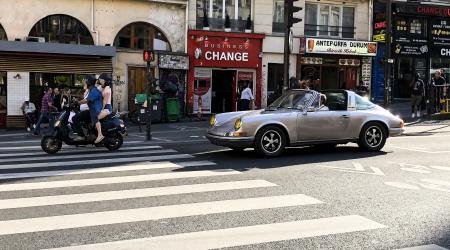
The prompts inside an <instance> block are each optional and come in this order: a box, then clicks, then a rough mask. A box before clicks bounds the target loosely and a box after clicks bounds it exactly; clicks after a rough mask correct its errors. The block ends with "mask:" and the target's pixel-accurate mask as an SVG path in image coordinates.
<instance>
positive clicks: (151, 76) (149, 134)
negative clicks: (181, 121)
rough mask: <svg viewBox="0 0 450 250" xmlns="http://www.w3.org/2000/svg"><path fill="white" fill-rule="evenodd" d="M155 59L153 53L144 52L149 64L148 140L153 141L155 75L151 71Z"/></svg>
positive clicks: (147, 89)
mask: <svg viewBox="0 0 450 250" xmlns="http://www.w3.org/2000/svg"><path fill="white" fill-rule="evenodd" d="M153 59H154V54H153V51H149V50H145V51H144V60H145V62H146V63H147V88H146V96H147V107H146V112H145V113H146V118H147V129H146V140H147V141H150V140H152V84H153V75H152V69H151V62H152V61H153Z"/></svg>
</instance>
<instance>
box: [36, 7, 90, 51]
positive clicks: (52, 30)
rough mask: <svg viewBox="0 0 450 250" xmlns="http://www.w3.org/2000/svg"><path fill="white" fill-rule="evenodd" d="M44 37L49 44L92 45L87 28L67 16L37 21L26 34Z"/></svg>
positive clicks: (56, 16)
mask: <svg viewBox="0 0 450 250" xmlns="http://www.w3.org/2000/svg"><path fill="white" fill-rule="evenodd" d="M28 35H29V36H33V37H44V38H45V41H46V42H49V43H66V44H85V45H94V39H92V36H91V33H90V32H89V30H88V28H87V27H86V26H85V25H84V24H83V23H82V22H80V21H79V20H78V19H76V18H74V17H71V16H68V15H59V14H57V15H50V16H47V17H45V18H42V19H41V20H39V21H38V22H37V23H36V24H35V25H34V26H33V28H32V29H31V31H30V32H29V34H28Z"/></svg>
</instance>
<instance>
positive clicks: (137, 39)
mask: <svg viewBox="0 0 450 250" xmlns="http://www.w3.org/2000/svg"><path fill="white" fill-rule="evenodd" d="M0 4H1V5H2V8H1V10H0V40H3V41H2V42H1V43H0V86H1V92H0V126H2V127H4V126H7V125H8V124H10V125H11V126H13V124H14V123H15V122H14V121H15V119H19V120H20V118H21V111H20V105H21V103H22V102H23V101H25V100H27V99H31V100H34V101H35V103H36V102H39V97H40V96H41V95H42V88H43V87H44V85H46V84H48V85H53V86H63V87H65V88H68V89H72V92H75V93H77V92H81V91H82V90H81V89H82V83H81V79H82V78H83V76H84V75H86V74H95V75H98V74H100V73H103V72H107V73H112V76H113V92H114V95H113V100H114V105H113V106H114V108H115V109H116V110H130V109H132V108H134V107H133V105H134V102H133V101H132V100H134V95H135V94H138V93H142V92H144V89H145V82H146V77H145V74H146V68H145V63H144V61H143V59H142V50H143V49H146V48H149V49H153V50H157V51H161V54H160V57H161V58H160V59H158V60H156V61H155V63H153V64H152V70H153V71H154V73H155V75H156V77H160V78H162V79H163V80H164V79H165V78H167V77H173V76H174V75H176V76H177V77H178V78H176V79H177V81H178V82H177V83H178V84H179V86H180V89H183V88H184V87H185V82H186V77H185V75H186V73H184V75H183V72H185V70H186V69H181V70H180V69H177V67H176V66H174V67H173V64H171V63H170V61H171V60H172V59H173V60H176V57H178V56H179V57H183V56H184V57H186V56H185V54H184V53H185V52H186V48H187V47H186V33H187V27H186V20H187V13H186V12H187V6H188V5H187V1H182V0H171V1H152V0H148V1H138V0H120V1H108V0H90V1H87V0H70V1H58V0H23V1H19V2H17V1H16V2H14V1H8V0H0ZM49 6H51V8H49ZM162 52H167V53H162ZM158 54H159V53H158ZM159 66H162V67H161V68H160V67H159ZM172 68H173V69H172ZM183 77H184V78H183ZM181 92H182V91H181ZM129 100H131V101H129ZM36 104H39V103H36ZM6 120H8V121H9V122H8V123H6V122H7V121H6ZM2 121H3V122H2Z"/></svg>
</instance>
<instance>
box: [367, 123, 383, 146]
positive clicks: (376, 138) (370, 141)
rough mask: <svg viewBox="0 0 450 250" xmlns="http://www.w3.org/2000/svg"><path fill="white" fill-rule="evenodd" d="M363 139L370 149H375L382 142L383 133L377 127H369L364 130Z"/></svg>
mask: <svg viewBox="0 0 450 250" xmlns="http://www.w3.org/2000/svg"><path fill="white" fill-rule="evenodd" d="M364 137H365V139H366V143H367V145H369V146H370V147H372V148H376V147H378V146H379V145H380V144H381V142H382V141H383V132H382V131H381V129H380V128H379V127H378V126H371V127H369V128H368V129H366V132H365V136H364Z"/></svg>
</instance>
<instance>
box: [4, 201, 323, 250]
mask: <svg viewBox="0 0 450 250" xmlns="http://www.w3.org/2000/svg"><path fill="white" fill-rule="evenodd" d="M320 203H323V202H322V201H319V200H317V199H314V198H312V197H309V196H306V195H303V194H294V195H281V196H271V197H258V198H246V199H236V200H223V201H211V202H200V203H186V204H178V205H169V206H159V207H147V208H137V209H126V210H115V211H106V212H95V213H85V214H72V215H61V216H51V217H38V218H29V219H19V220H8V221H0V235H9V234H18V233H31V232H42V231H50V230H61V229H72V228H82V227H90V226H101V225H112V224H119V223H131V222H141V221H153V220H160V219H169V218H179V217H187V216H197V215H208V214H219V213H228V212H239V211H250V210H259V209H269V208H280V207H292V206H304V205H313V204H320ZM324 226H325V225H324ZM327 227H328V225H327V226H326V228H327ZM147 249H151V248H147Z"/></svg>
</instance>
